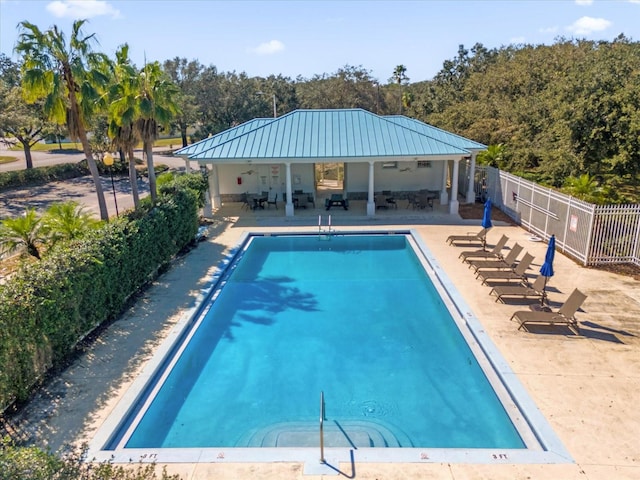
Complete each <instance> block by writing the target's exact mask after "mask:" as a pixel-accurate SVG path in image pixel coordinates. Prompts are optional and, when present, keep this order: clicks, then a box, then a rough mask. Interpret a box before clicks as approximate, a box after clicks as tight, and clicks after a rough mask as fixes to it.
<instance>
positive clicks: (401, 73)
mask: <svg viewBox="0 0 640 480" xmlns="http://www.w3.org/2000/svg"><path fill="white" fill-rule="evenodd" d="M391 79H393V81H394V82H396V83H397V84H398V89H399V90H398V91H399V97H400V112H399V113H400V115H402V84H403V83H407V82H408V81H409V77H407V67H405V66H404V65H398V66H396V68H394V69H393V76H392V77H391Z"/></svg>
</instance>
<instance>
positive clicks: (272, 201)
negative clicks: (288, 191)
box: [267, 193, 278, 210]
mask: <svg viewBox="0 0 640 480" xmlns="http://www.w3.org/2000/svg"><path fill="white" fill-rule="evenodd" d="M269 205H273V206H274V207H276V210H277V209H278V194H277V193H276V194H275V196H274V197H273V200H271V199H270V198H269V197H267V208H269Z"/></svg>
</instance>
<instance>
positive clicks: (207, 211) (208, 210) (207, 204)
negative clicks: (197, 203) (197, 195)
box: [198, 162, 213, 218]
mask: <svg viewBox="0 0 640 480" xmlns="http://www.w3.org/2000/svg"><path fill="white" fill-rule="evenodd" d="M198 166H199V167H200V169H202V170H203V173H206V174H207V185H208V187H209V188H207V191H206V192H205V194H204V207H202V215H203V216H204V217H205V218H213V206H212V204H213V201H212V198H211V190H212V188H211V175H209V174H210V172H209V169H208V168H207V164H206V163H200V162H198Z"/></svg>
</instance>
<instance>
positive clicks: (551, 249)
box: [540, 235, 556, 304]
mask: <svg viewBox="0 0 640 480" xmlns="http://www.w3.org/2000/svg"><path fill="white" fill-rule="evenodd" d="M555 254H556V236H555V235H551V238H550V239H549V245H547V253H546V254H545V255H544V263H543V264H542V267H540V275H542V276H544V287H543V288H542V304H544V301H545V299H546V297H547V290H546V289H547V281H548V280H549V277H553V257H554V256H555Z"/></svg>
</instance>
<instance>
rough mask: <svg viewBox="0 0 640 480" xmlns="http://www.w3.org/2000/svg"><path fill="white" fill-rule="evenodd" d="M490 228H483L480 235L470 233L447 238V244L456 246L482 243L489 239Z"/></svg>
mask: <svg viewBox="0 0 640 480" xmlns="http://www.w3.org/2000/svg"><path fill="white" fill-rule="evenodd" d="M488 231H489V229H488V228H483V229H482V230H480V231H479V232H478V233H473V234H472V233H468V234H467V235H449V236H448V237H447V240H446V241H447V243H448V244H449V245H455V244H456V243H458V242H467V243H475V242H480V243H482V242H483V240H485V239H486V238H487V232H488Z"/></svg>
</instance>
